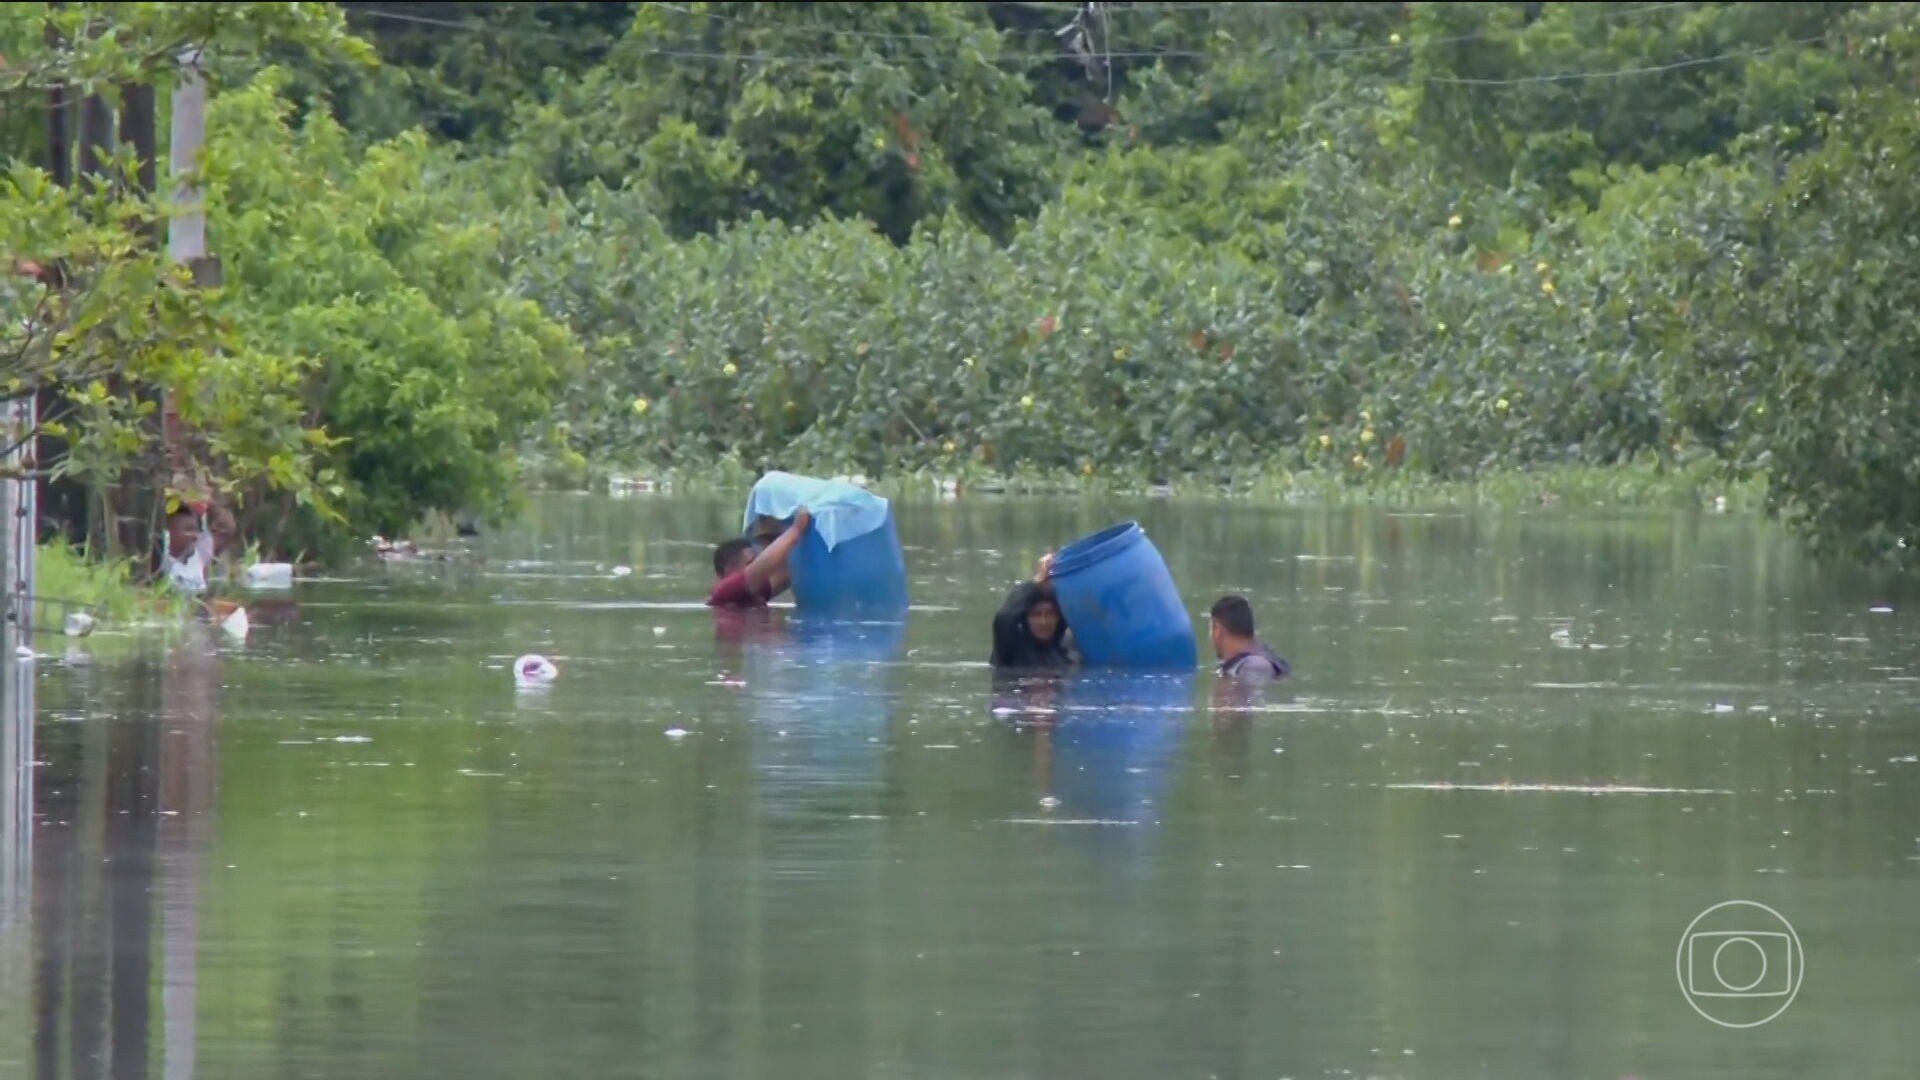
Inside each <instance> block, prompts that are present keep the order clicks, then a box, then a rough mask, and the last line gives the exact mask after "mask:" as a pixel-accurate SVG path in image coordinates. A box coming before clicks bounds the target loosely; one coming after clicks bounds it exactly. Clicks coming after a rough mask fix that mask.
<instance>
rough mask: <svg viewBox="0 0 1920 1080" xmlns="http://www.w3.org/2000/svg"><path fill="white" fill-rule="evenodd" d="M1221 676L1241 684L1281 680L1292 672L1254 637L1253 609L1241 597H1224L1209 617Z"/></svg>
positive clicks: (1216, 603)
mask: <svg viewBox="0 0 1920 1080" xmlns="http://www.w3.org/2000/svg"><path fill="white" fill-rule="evenodd" d="M1208 614H1209V615H1210V616H1211V618H1210V620H1209V621H1210V622H1211V624H1212V625H1211V627H1210V632H1211V635H1212V637H1213V651H1214V655H1216V656H1218V657H1219V658H1220V674H1221V675H1224V676H1226V677H1228V678H1232V679H1239V680H1241V681H1243V682H1266V681H1268V680H1272V679H1284V678H1286V677H1287V676H1288V675H1289V674H1291V672H1292V669H1291V668H1290V667H1288V666H1287V662H1286V661H1285V660H1282V659H1281V658H1280V657H1279V655H1278V654H1276V653H1275V652H1274V651H1273V650H1272V649H1269V648H1267V647H1266V646H1265V645H1263V644H1261V642H1260V639H1259V638H1258V637H1256V636H1254V630H1253V605H1252V604H1249V603H1247V599H1246V597H1244V596H1223V597H1221V598H1220V599H1219V600H1218V601H1216V602H1215V603H1214V605H1213V610H1212V611H1211V612H1209V613H1208Z"/></svg>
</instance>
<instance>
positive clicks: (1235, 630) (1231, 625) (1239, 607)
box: [1207, 596, 1253, 638]
mask: <svg viewBox="0 0 1920 1080" xmlns="http://www.w3.org/2000/svg"><path fill="white" fill-rule="evenodd" d="M1207 614H1209V615H1211V616H1212V617H1213V621H1214V622H1217V623H1219V624H1220V628H1221V629H1222V630H1225V631H1226V632H1227V633H1229V634H1232V635H1233V636H1234V637H1242V638H1250V637H1252V636H1253V605H1252V604H1249V603H1247V598H1246V597H1244V596H1223V597H1221V598H1220V599H1218V600H1216V601H1214V603H1213V610H1212V611H1210V612H1208V613H1207Z"/></svg>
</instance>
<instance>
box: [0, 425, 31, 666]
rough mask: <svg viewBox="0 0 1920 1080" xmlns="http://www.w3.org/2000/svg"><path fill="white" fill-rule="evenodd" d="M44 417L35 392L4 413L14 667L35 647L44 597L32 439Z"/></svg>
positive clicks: (4, 514) (2, 470)
mask: <svg viewBox="0 0 1920 1080" xmlns="http://www.w3.org/2000/svg"><path fill="white" fill-rule="evenodd" d="M38 417H39V403H38V402H37V401H36V400H35V399H34V396H33V395H32V394H31V393H29V394H25V395H23V396H21V397H18V398H15V399H14V400H13V401H11V402H9V403H8V404H7V406H6V410H5V412H4V413H0V445H4V446H10V447H12V449H11V450H9V451H7V454H6V456H5V457H4V458H0V477H5V479H0V534H4V535H0V544H4V545H5V548H6V554H5V557H4V558H0V567H3V568H5V570H6V580H5V581H4V582H0V607H4V608H5V610H6V617H7V619H8V621H9V622H10V624H11V625H12V626H13V627H14V628H15V629H16V631H17V636H16V637H15V639H14V641H13V642H12V643H11V645H10V647H9V648H8V649H7V655H6V657H5V660H6V662H7V663H9V664H11V663H14V662H15V658H14V655H13V647H12V646H26V647H28V648H31V647H32V646H33V598H34V597H35V596H37V595H38V588H37V586H36V584H35V583H36V580H37V577H36V575H37V569H38V568H37V567H36V566H35V562H34V554H35V552H36V548H35V546H34V543H35V541H36V540H38V539H39V532H40V528H39V524H40V515H39V500H38V498H37V495H38V490H39V483H40V481H39V480H38V479H36V478H35V477H34V475H33V474H34V472H35V454H34V444H35V442H36V441H37V440H35V439H32V438H28V437H27V436H28V435H29V434H31V433H32V431H33V430H34V428H35V427H36V426H37V424H36V421H37V419H38ZM16 443H17V444H18V445H15V444H16Z"/></svg>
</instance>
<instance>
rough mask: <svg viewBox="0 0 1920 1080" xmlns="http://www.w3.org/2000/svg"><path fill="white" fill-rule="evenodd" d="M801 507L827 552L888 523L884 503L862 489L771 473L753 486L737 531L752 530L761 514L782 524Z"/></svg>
mask: <svg viewBox="0 0 1920 1080" xmlns="http://www.w3.org/2000/svg"><path fill="white" fill-rule="evenodd" d="M803 506H804V507H806V508H807V512H808V513H810V514H812V515H813V531H814V532H815V533H816V534H818V535H819V537H820V539H821V540H822V541H824V542H825V543H826V545H827V550H828V551H832V550H833V549H834V548H835V547H838V546H839V545H841V544H844V543H846V542H847V541H849V540H857V539H859V538H860V537H862V536H865V535H867V534H868V533H870V532H872V531H874V530H875V529H878V528H880V527H881V526H883V525H885V524H886V523H887V500H885V499H883V498H881V497H880V496H878V495H875V494H873V493H872V492H870V491H867V490H866V489H864V488H859V487H855V486H854V485H852V484H849V483H847V482H846V481H844V480H816V479H814V478H813V477H811V476H796V475H794V474H793V473H784V472H770V473H768V474H766V475H765V476H762V477H761V478H760V482H759V483H757V484H755V485H753V494H751V495H749V496H748V497H747V514H746V519H745V521H743V522H742V523H741V525H740V531H741V532H749V531H751V530H752V528H753V521H754V519H755V518H757V517H759V516H761V515H762V514H764V515H766V516H767V517H770V518H775V519H778V520H780V521H785V520H787V519H788V518H790V517H792V516H793V515H794V514H796V513H798V512H799V510H800V508H801V507H803Z"/></svg>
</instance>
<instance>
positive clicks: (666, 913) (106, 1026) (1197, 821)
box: [0, 496, 1920, 1078]
mask: <svg viewBox="0 0 1920 1080" xmlns="http://www.w3.org/2000/svg"><path fill="white" fill-rule="evenodd" d="M899 514H900V528H901V534H902V538H903V541H904V542H905V544H906V545H907V546H908V549H909V550H908V557H909V563H910V566H911V571H912V575H913V591H914V597H915V603H916V609H915V611H914V612H913V613H912V614H911V617H910V619H909V620H908V622H907V623H906V624H905V625H904V626H902V627H888V626H857V627H832V626H825V627H823V626H818V625H813V624H810V623H808V622H807V621H806V620H803V619H798V618H795V617H794V616H793V615H792V613H791V612H788V611H776V612H775V613H773V614H772V615H771V616H770V617H768V618H766V619H758V618H726V617H717V616H716V615H715V614H714V613H712V612H709V611H707V610H706V609H704V608H703V607H701V606H700V604H699V601H700V600H701V599H702V598H703V597H704V594H705V589H706V587H707V585H708V584H709V582H710V580H711V576H712V574H711V567H710V563H709V551H710V545H711V542H712V539H713V538H714V537H715V536H717V535H719V534H721V533H723V532H725V531H727V530H728V529H729V528H730V527H737V524H738V509H737V507H736V506H734V505H732V504H730V503H722V502H709V501H701V500H693V499H684V498H682V499H673V500H662V499H653V498H635V499H625V500H612V499H607V498H604V497H588V496H555V497H552V498H548V499H544V500H542V501H541V502H540V503H539V504H538V505H537V506H536V508H535V512H534V513H532V514H531V515H529V517H528V519H527V520H526V521H525V522H523V523H521V524H520V525H517V526H516V527H514V528H513V529H511V530H509V531H506V532H504V533H501V534H499V535H493V536H489V537H486V538H485V539H484V540H482V541H480V542H479V543H478V544H477V545H476V547H475V548H474V552H473V556H472V557H471V558H461V559H458V560H454V561H449V562H446V563H428V564H425V565H416V566H407V567H386V568H370V569H367V570H364V571H361V572H357V573H354V574H343V575H340V576H339V579H338V580H330V581H324V582H318V583H303V584H301V585H300V586H299V587H298V588H297V589H296V590H295V591H293V592H292V593H291V594H288V595H286V596H285V597H284V598H282V599H280V600H278V601H277V602H275V601H263V602H256V603H255V605H254V627H253V630H252V633H251V635H250V636H249V638H248V639H247V640H246V642H245V643H244V644H241V645H236V644H233V643H229V642H223V641H218V640H212V639H198V638H195V639H186V640H176V641H174V642H172V643H171V644H170V645H169V646H168V647H166V648H164V649H158V648H155V649H133V648H129V647H127V646H126V645H125V644H124V643H116V642H114V641H112V640H110V639H105V638H97V639H93V640H90V641H87V642H82V643H77V644H70V643H69V642H67V641H66V640H64V639H57V638H56V639H45V638H43V639H42V640H41V641H40V646H41V648H42V650H43V651H45V652H47V653H50V654H51V655H48V656H45V657H43V658H42V659H40V660H38V661H36V662H35V663H34V664H32V665H30V666H28V667H26V668H23V669H22V670H25V671H28V672H30V673H31V674H30V692H28V690H29V688H18V687H17V688H15V689H14V690H11V691H10V692H9V695H10V696H9V698H8V701H7V707H8V709H9V710H12V711H13V713H18V714H20V715H24V716H30V717H31V722H30V723H28V724H21V723H17V722H15V723H6V724H4V727H3V729H4V730H5V731H6V732H7V735H6V738H5V740H3V741H0V751H4V753H0V777H4V778H5V780H4V783H5V784H6V785H7V786H6V788H5V789H4V795H5V797H4V798H3V799H0V837H4V844H3V845H0V965H3V967H0V970H4V973H5V978H4V980H0V1076H13V1075H21V1076H41V1077H53V1078H64V1077H96V1076H115V1077H148V1076H152V1077H167V1078H173V1077H190V1076H191V1077H199V1076H205V1077H255V1076H268V1077H316V1078H319V1077H326V1078H332V1077H341V1078H348V1077H351V1078H362V1077H414V1076H421V1077H426V1076H465V1077H524V1076H540V1077H573V1076H580V1077H616V1076H618V1077H624V1076H635V1077H638V1076H663V1077H664V1076H675V1077H677V1076H729V1077H731V1076H763V1075H764V1076H778V1077H813V1076H818V1077H847V1076H864V1075H873V1076H942V1077H945V1076H982V1077H1006V1076H1101V1077H1113V1076H1142V1077H1173V1076H1192V1077H1207V1076H1219V1077H1240V1076H1249V1077H1252V1076H1262V1077H1273V1076H1292V1077H1309V1076H1312V1077H1320V1076H1336V1077H1338V1076H1383V1077H1398V1076H1406V1077H1419V1076H1485V1077H1512V1076H1555V1077H1559V1076H1567V1077H1626V1076H1649V1077H1651V1076H1689V1077H1701V1076H1705V1077H1720V1076H1724V1077H1742V1078H1745V1077H1802V1076H1809V1075H1823V1076H1824V1075H1845V1076H1902V1077H1904V1076H1910V1075H1912V1069H1913V1060H1914V1054H1913V1049H1914V1042H1913V1036H1912V1032H1911V1026H1910V1023H1911V1018H1912V1017H1913V1016H1914V1015H1915V1013H1916V1009H1917V1008H1920V662H1916V660H1915V659H1914V649H1913V642H1914V633H1913V625H1914V624H1913V617H1914V613H1915V612H1920V597H1910V595H1906V594H1903V593H1901V592H1900V591H1899V590H1898V589H1897V588H1895V587H1893V586H1890V585H1888V584H1887V583H1884V582H1876V581H1874V580H1873V579H1871V578H1868V577H1866V576H1863V575H1859V574H1852V573H1845V572H1838V571H1832V570H1822V569H1819V568H1816V567H1814V566H1811V565H1810V564H1808V563H1807V562H1806V561H1805V560H1804V559H1802V558H1801V557H1800V556H1799V555H1798V554H1797V553H1796V552H1795V550H1794V548H1793V547H1792V545H1790V544H1788V543H1786V542H1784V541H1783V540H1782V539H1780V538H1779V537H1778V536H1777V535H1775V534H1774V533H1773V532H1772V531H1771V530H1767V529H1764V528H1762V527H1760V526H1759V525H1757V524H1756V523H1754V522H1752V521H1748V520H1744V519H1739V518H1731V517H1716V516H1691V515H1689V516H1674V515H1667V514H1635V515H1613V516H1596V515H1579V514H1571V513H1557V512H1544V511H1543V512H1540V513H1535V514H1506V515H1493V514H1484V515H1483V514H1464V513H1442V514H1414V513H1393V512H1387V511H1381V510H1368V511H1331V510H1323V509H1316V508H1309V507H1299V508H1288V509H1279V508H1261V507H1254V506H1247V505H1234V504H1223V503H1182V502H1166V501H1160V502H1151V503H1141V504H1134V505H1113V504H1109V505H1100V504H1093V503H1084V504H1083V503H1079V502H1071V503H1047V502H1039V501H1012V500H1008V501H993V502H960V503H946V504H938V505H931V504H930V505H925V506H903V507H901V508H900V509H899ZM1131 516H1138V517H1139V518H1140V519H1141V520H1142V521H1143V523H1144V524H1145V525H1146V527H1147V529H1148V531H1149V534H1150V535H1151V537H1152V538H1153V540H1154V541H1155V543H1156V544H1157V545H1158V546H1159V548H1160V549H1161V551H1162V552H1163V553H1164V554H1165V555H1166V557H1167V559H1168V562H1169V564H1170V565H1171V566H1172V568H1173V570H1174V573H1175V575H1176V577H1177V579H1178V580H1179V582H1180V584H1181V586H1182V589H1183V591H1184V593H1185V596H1186V599H1187V601H1188V603H1189V606H1190V608H1191V609H1192V610H1194V611H1195V612H1196V613H1200V612H1204V610H1205V608H1206V607H1207V605H1208V604H1210V603H1211V601H1212V600H1213V599H1214V598H1215V597H1216V596H1217V595H1218V594H1220V593H1222V592H1226V591H1239V592H1244V593H1245V594H1247V595H1248V596H1249V597H1251V598H1252V599H1253V601H1254V604H1255V609H1256V612H1257V614H1258V616H1259V617H1260V619H1261V629H1262V633H1263V636H1265V637H1266V638H1267V639H1268V640H1269V641H1270V642H1271V643H1272V644H1273V645H1274V646H1275V648H1276V649H1277V650H1278V651H1280V652H1281V653H1282V654H1283V655H1285V656H1286V657H1287V658H1288V659H1289V660H1291V661H1292V662H1293V663H1294V665H1295V667H1296V669H1297V672H1298V674H1297V677H1296V678H1295V679H1294V680H1292V681H1291V682H1290V684H1288V685H1286V686H1285V687H1283V688H1278V689H1275V690H1271V691H1269V692H1267V693H1265V694H1263V695H1252V696H1249V695H1244V694H1237V693H1234V692H1232V691H1230V690H1229V689H1227V688H1223V687H1222V686H1220V685H1219V684H1218V682H1217V680H1215V679H1214V677H1213V676H1212V675H1211V674H1210V673H1208V672H1206V671H1200V672H1196V673H1194V674H1193V675H1192V676H1191V677H1185V678H1167V677H1159V678H1141V677H1133V678H1125V677H1112V676H1104V677H1103V676H1093V675H1089V676H1081V677H1076V678H1071V679H1068V680H1066V681H1064V682H1061V683H1059V684H1053V685H1041V686H1024V687H1023V686H1007V685H998V686H996V685H995V684H994V682H993V680H992V679H991V677H990V675H989V673H988V671H987V669H986V668H985V666H984V664H983V663H982V661H983V659H984V657H985V654H986V651H987V641H986V632H985V630H986V625H987V623H988V620H989V617H990V615H991V612H992V610H993V608H994V607H995V606H996V605H997V603H998V601H999V599H1000V597H1001V595H1002V593H1003V592H1004V590H1005V588H1006V587H1007V586H1008V585H1010V584H1011V583H1012V582H1013V581H1014V580H1015V579H1016V578H1018V577H1020V576H1023V575H1024V574H1026V573H1027V572H1028V570H1029V569H1030V568H1031V566H1032V565H1033V562H1034V560H1035V559H1036V558H1037V557H1038V556H1039V555H1040V554H1041V553H1042V552H1043V551H1045V550H1046V549H1047V548H1048V547H1050V546H1056V545H1058V544H1060V543H1062V542H1064V541H1066V540H1068V539H1071V538H1072V537H1074V536H1077V535H1082V534H1084V533H1087V532H1091V531H1093V530H1094V529H1097V528H1099V527H1101V526H1103V525H1106V524H1109V523H1111V522H1112V521H1114V520H1120V519H1122V518H1125V517H1131ZM616 567H629V568H631V570H632V572H631V573H630V574H626V575H624V576H616V573H615V568H616ZM1876 608H1879V609H1883V610H1875V609H1876ZM525 652H540V653H543V654H545V655H547V656H549V657H550V658H552V659H553V660H554V661H555V663H556V664H558V665H559V667H560V669H561V677H560V679H559V680H558V682H557V683H556V684H555V685H553V686H552V687H550V688H547V689H544V690H538V691H517V690H516V689H515V688H514V686H513V682H512V678H511V676H510V674H509V671H508V665H509V664H510V662H511V661H512V659H513V658H514V657H515V656H517V655H519V654H521V653H525ZM10 715H11V714H10ZM29 736H30V737H29ZM1727 900H1750V901H1756V902H1760V903H1764V904H1766V905H1768V906H1769V907H1771V908H1772V909H1774V910H1776V911H1778V912H1779V913H1780V914H1781V915H1782V916H1784V917H1785V918H1786V919H1787V920H1789V922H1790V923H1791V926H1792V928H1793V930H1794V931H1795V932H1796V933H1797V935H1798V938H1799V943H1800V947H1801V949H1802V950H1803V957H1804V968H1803V972H1804V974H1803V978H1802V979H1801V981H1800V982H1799V989H1798V992H1797V994H1796V995H1795V996H1794V997H1793V998H1792V1000H1791V1003H1790V1005H1789V1006H1788V1007H1787V1008H1786V1010H1785V1011H1784V1012H1781V1013H1780V1014H1779V1015H1778V1016H1777V1017H1776V1018H1774V1019H1772V1020H1771V1021H1769V1022H1767V1023H1764V1024H1761V1025H1759V1026H1756V1027H1751V1028H1745V1029H1730V1028H1726V1027H1722V1026H1719V1025H1716V1024H1714V1023H1712V1022H1710V1021H1709V1020H1707V1019H1705V1018H1703V1017H1702V1016H1701V1015H1700V1013H1698V1012H1696V1011H1695V1010H1694V1009H1693V1008H1692V1007H1691V1006H1690V1005H1689V1004H1688V1000H1687V998H1686V997H1685V996H1683V994H1682V991H1681V986H1680V984H1679V979H1678V975H1679V973H1678V972H1677V971H1676V960H1677V957H1678V956H1679V955H1680V954H1679V953H1677V950H1678V949H1680V948H1681V938H1682V935H1683V933H1685V932H1686V931H1687V930H1688V927H1689V924H1690V923H1691V922H1692V921H1693V920H1694V918H1695V916H1696V915H1698V914H1700V913H1701V912H1702V911H1703V910H1704V909H1706V908H1708V907H1710V906H1712V905H1714V904H1718V903H1720V902H1722V901H1727ZM1774 973H1775V974H1777V970H1776V971H1775V972H1774ZM1761 1015H1764V1013H1762V1014H1761Z"/></svg>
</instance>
